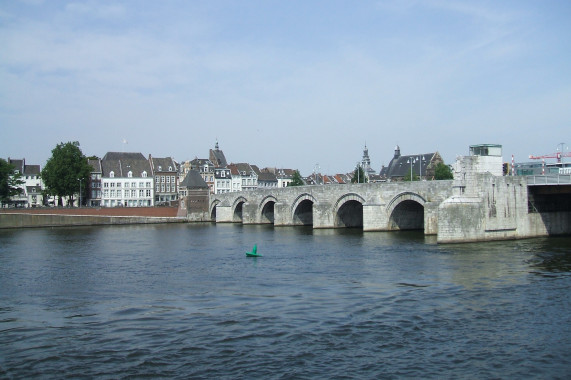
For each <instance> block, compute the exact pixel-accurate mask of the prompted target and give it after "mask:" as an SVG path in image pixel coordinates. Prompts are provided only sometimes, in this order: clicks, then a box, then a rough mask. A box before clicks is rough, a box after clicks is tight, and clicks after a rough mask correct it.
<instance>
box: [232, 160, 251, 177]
mask: <svg viewBox="0 0 571 380" xmlns="http://www.w3.org/2000/svg"><path fill="white" fill-rule="evenodd" d="M228 167H229V168H230V172H231V173H232V175H247V176H249V175H252V174H256V171H255V170H254V169H253V168H252V166H250V164H247V163H245V162H241V163H237V164H229V165H228ZM244 173H246V174H244ZM256 175H257V174H256Z"/></svg>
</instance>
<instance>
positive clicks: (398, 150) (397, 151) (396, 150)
mask: <svg viewBox="0 0 571 380" xmlns="http://www.w3.org/2000/svg"><path fill="white" fill-rule="evenodd" d="M399 157H400V146H398V145H397V146H396V147H395V157H394V158H399Z"/></svg>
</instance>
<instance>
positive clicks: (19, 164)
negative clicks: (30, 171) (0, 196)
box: [8, 157, 26, 173]
mask: <svg viewBox="0 0 571 380" xmlns="http://www.w3.org/2000/svg"><path fill="white" fill-rule="evenodd" d="M25 162H26V161H25V160H24V159H23V158H22V159H21V160H20V159H17V160H13V159H11V158H10V157H8V163H9V164H10V165H12V166H13V167H14V169H15V170H17V171H18V172H19V173H24V163H25Z"/></svg>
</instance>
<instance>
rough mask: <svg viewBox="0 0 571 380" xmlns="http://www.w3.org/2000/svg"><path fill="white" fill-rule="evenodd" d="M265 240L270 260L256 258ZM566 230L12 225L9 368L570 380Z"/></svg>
mask: <svg viewBox="0 0 571 380" xmlns="http://www.w3.org/2000/svg"><path fill="white" fill-rule="evenodd" d="M254 244H258V252H259V253H261V254H263V255H264V257H261V258H246V257H245V252H246V251H249V250H251V248H252V246H253V245H254ZM570 247H571V239H570V238H549V239H547V238H546V239H530V240H520V241H508V242H492V243H485V244H481V243H480V244H462V245H437V244H436V242H435V239H434V238H433V237H424V236H423V235H422V234H421V233H420V234H419V233H394V232H392V233H380V232H362V231H358V230H312V229H310V228H300V227H281V228H273V227H271V226H241V225H211V224H184V225H154V226H149V225H147V226H115V227H85V228H55V229H47V228H46V229H23V230H3V231H0V377H2V378H30V377H42V378H62V377H70V378H93V377H97V378H125V377H136V378H139V377H159V378H160V377H164V378H199V379H200V378H204V379H212V378H221V379H239V378H252V377H258V378H260V377H261V378H275V379H288V378H301V379H322V378H336V379H343V378H359V379H362V378H371V379H372V378H375V379H377V378H389V379H390V378H412V377H415V378H417V377H420V378H494V377H496V378H522V377H523V378H566V377H568V376H569V374H570V373H571V359H570V358H569V355H568V353H569V352H571V327H570V326H571V323H570V322H571V303H570V300H571V296H570V292H569V290H570V285H571V252H570Z"/></svg>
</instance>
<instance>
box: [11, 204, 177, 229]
mask: <svg viewBox="0 0 571 380" xmlns="http://www.w3.org/2000/svg"><path fill="white" fill-rule="evenodd" d="M186 222H188V219H187V218H186V215H179V213H178V209H177V208H174V207H144V208H143V207H121V208H41V209H2V210H0V229H10V228H41V227H73V226H94V225H123V224H156V223H186Z"/></svg>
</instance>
